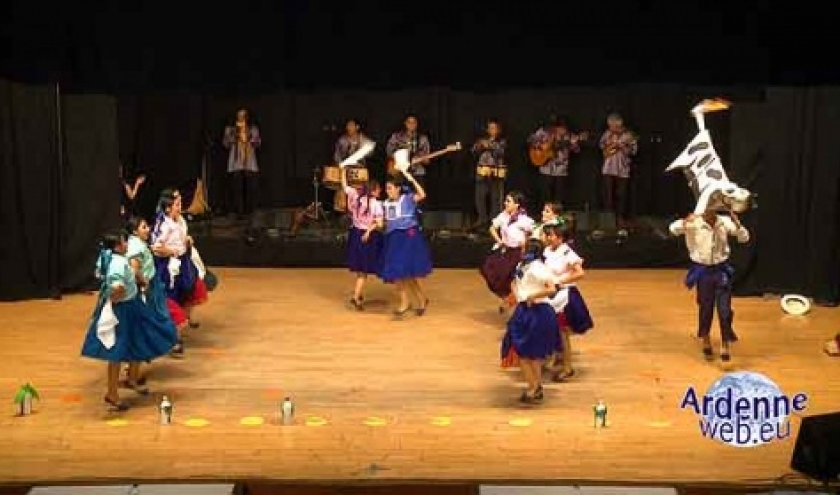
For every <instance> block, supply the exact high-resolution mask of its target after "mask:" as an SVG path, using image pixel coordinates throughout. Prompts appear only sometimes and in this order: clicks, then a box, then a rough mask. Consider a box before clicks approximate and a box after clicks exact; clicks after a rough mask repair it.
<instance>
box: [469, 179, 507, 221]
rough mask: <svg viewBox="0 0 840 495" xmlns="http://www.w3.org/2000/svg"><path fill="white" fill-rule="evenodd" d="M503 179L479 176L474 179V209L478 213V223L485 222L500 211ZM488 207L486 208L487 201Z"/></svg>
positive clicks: (503, 188)
mask: <svg viewBox="0 0 840 495" xmlns="http://www.w3.org/2000/svg"><path fill="white" fill-rule="evenodd" d="M504 194H505V180H504V179H498V178H495V177H480V178H478V179H476V181H475V211H476V213H478V223H479V224H486V223H489V222H490V219H492V218H495V217H496V215H498V214H499V212H501V211H502V201H504ZM488 201H489V202H490V203H489V204H490V207H489V208H488V206H487V205H488V203H487V202H488Z"/></svg>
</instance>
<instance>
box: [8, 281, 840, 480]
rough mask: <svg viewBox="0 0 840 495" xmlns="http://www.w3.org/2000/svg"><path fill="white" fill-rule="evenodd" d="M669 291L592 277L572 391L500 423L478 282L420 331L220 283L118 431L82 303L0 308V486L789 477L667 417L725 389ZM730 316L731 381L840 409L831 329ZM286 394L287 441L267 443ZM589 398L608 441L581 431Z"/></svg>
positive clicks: (456, 294) (442, 300) (382, 311)
mask: <svg viewBox="0 0 840 495" xmlns="http://www.w3.org/2000/svg"><path fill="white" fill-rule="evenodd" d="M683 276H684V273H683V272H682V271H674V270H661V271H657V270H651V271H643V270H628V271H592V272H590V273H589V276H588V278H587V279H586V280H585V281H584V282H583V283H582V284H581V289H582V292H583V294H584V296H585V297H586V299H587V301H588V303H589V305H590V309H591V311H592V314H593V316H594V319H595V321H596V328H595V329H594V330H593V331H592V332H591V333H590V334H588V335H586V336H585V337H583V338H579V339H576V340H575V346H576V347H575V350H576V356H575V359H576V368H577V370H578V377H577V378H576V379H575V380H574V381H573V382H570V383H566V384H550V385H547V386H546V389H547V391H546V402H545V404H544V405H543V406H541V407H538V408H523V407H520V406H519V405H518V404H517V398H518V396H519V393H520V389H521V384H520V383H519V375H518V373H516V372H506V371H502V370H500V368H499V366H498V354H499V341H500V338H501V336H502V333H503V328H504V321H505V320H504V318H503V317H501V316H500V315H499V314H498V313H497V311H496V301H495V300H494V298H493V297H492V296H491V295H490V294H489V293H488V292H487V290H486V288H485V287H484V285H483V282H482V281H481V279H480V277H479V276H478V274H477V272H476V271H475V270H440V271H437V272H435V273H434V274H433V275H432V277H431V278H430V279H429V280H428V282H427V288H428V292H429V294H430V297H431V304H430V306H429V311H428V313H427V315H426V316H423V317H422V318H417V317H409V318H408V319H407V320H405V321H392V319H391V317H390V316H389V312H388V310H389V308H388V307H387V306H386V304H387V301H389V299H390V296H391V291H390V288H389V287H387V286H384V285H382V284H380V283H379V282H373V283H372V284H371V286H370V289H369V294H368V299H370V300H372V302H371V303H370V306H369V308H368V310H367V311H366V312H364V313H356V312H351V311H349V310H348V309H346V307H345V301H346V300H347V299H348V291H349V287H350V284H351V278H350V275H349V274H348V273H347V272H345V271H344V270H327V269H324V270H315V269H313V270H290V269H221V270H219V278H220V281H221V283H220V285H219V288H218V289H217V290H216V291H215V292H214V293H212V295H211V301H210V302H209V303H208V304H207V305H205V306H204V307H202V308H201V310H200V312H199V313H198V314H199V315H200V317H201V321H202V326H201V328H200V329H198V330H194V331H192V332H191V335H190V337H189V340H188V342H187V345H188V347H187V358H186V359H184V360H181V361H177V360H172V359H169V358H163V359H161V360H159V361H157V362H155V363H153V365H152V366H151V367H150V368H149V379H150V386H151V387H152V392H153V394H152V395H151V396H149V397H146V398H138V397H136V396H134V395H133V394H132V393H131V392H129V391H123V394H124V396H125V397H126V398H129V399H130V400H131V401H132V403H133V405H134V407H133V408H132V409H131V410H130V411H128V412H127V413H125V414H123V415H115V414H111V413H108V412H107V411H106V410H105V408H104V407H103V403H102V397H103V395H104V387H105V367H104V365H103V364H102V363H98V362H92V361H89V360H85V359H82V358H81V357H79V348H80V345H81V341H82V336H83V334H84V331H85V328H86V325H87V320H88V317H89V315H90V311H91V308H92V306H93V304H94V297H93V296H92V295H73V296H68V297H66V298H64V299H63V300H61V301H30V302H25V303H13V304H0V395H2V394H5V396H6V397H7V399H8V401H7V404H8V406H7V407H8V409H7V411H8V412H7V413H6V414H0V482H5V483H14V482H20V483H33V482H34V483H36V484H59V483H82V482H90V481H94V480H95V481H98V482H120V481H125V480H132V481H134V480H137V481H142V482H147V481H148V482H153V481H157V482H159V481H164V482H165V481H176V480H181V481H184V480H206V481H231V480H277V481H296V480H320V481H323V482H351V483H355V482H377V481H380V482H381V481H391V482H393V481H400V482H409V481H420V480H423V481H426V480H441V481H444V480H446V481H453V482H454V481H467V482H489V483H493V482H502V481H505V482H528V481H533V482H539V483H541V484H561V483H562V484H566V483H569V484H571V483H577V484H589V483H598V484H602V483H609V484H612V485H617V484H622V483H634V484H646V485H675V484H682V483H689V484H704V483H712V484H741V483H749V484H763V483H769V482H770V481H771V480H773V479H776V478H778V477H780V476H783V475H785V474H787V473H790V469H789V468H788V464H789V459H790V455H791V451H792V449H793V445H794V439H795V435H796V432H797V430H798V427H799V421H798V420H794V421H793V428H792V436H791V438H790V439H788V440H785V441H780V442H776V443H774V444H770V445H767V446H762V447H758V448H733V447H729V446H726V445H721V444H718V443H716V442H714V441H711V440H708V439H705V438H703V437H701V435H700V433H699V429H698V420H697V417H696V416H695V415H694V414H693V413H690V412H687V411H682V410H679V409H678V405H679V402H680V400H681V399H682V397H683V394H684V393H685V391H686V388H687V387H688V386H689V385H695V386H697V387H698V390H699V391H701V392H702V391H705V390H706V387H707V386H709V385H710V384H711V383H712V382H714V381H715V380H716V379H717V378H719V377H720V376H721V374H722V373H723V370H722V368H721V367H720V366H719V364H710V363H706V362H705V361H704V360H703V359H702V356H701V355H700V352H699V346H698V344H697V342H696V340H695V339H693V337H692V335H693V333H694V331H695V319H696V316H695V315H696V313H695V306H694V303H693V298H692V294H691V293H689V292H688V291H687V290H686V289H685V287H684V286H683V285H682V279H683ZM734 307H735V311H736V330H737V331H738V333H739V335H740V337H741V342H740V343H738V344H737V346H736V347H735V348H734V356H735V357H734V360H733V362H732V364H731V366H730V368H731V369H741V370H750V371H757V372H761V373H764V374H766V375H767V376H769V377H770V378H771V379H773V380H774V381H776V383H777V384H779V386H780V387H781V388H782V389H783V390H784V391H785V392H787V393H789V394H791V395H792V394H794V393H797V392H799V391H804V392H806V393H808V394H809V395H810V398H811V401H810V407H809V409H808V410H807V411H806V413H808V414H817V413H824V412H831V411H833V410H836V409H840V388H838V382H837V380H836V379H834V378H833V377H836V376H837V372H838V370H839V369H840V360H838V359H834V358H829V357H827V356H826V355H824V354H823V352H822V345H823V342H824V341H825V340H827V339H828V338H829V337H830V336H831V335H833V334H834V333H835V332H836V331H837V329H838V323H840V312H838V311H837V310H832V309H825V308H816V309H815V310H814V311H813V312H812V313H811V314H810V315H809V316H807V317H804V318H791V317H785V316H784V315H783V314H782V313H781V311H780V309H779V305H778V301H776V300H772V301H766V300H762V299H737V300H736V301H735V304H734ZM715 332H716V333H717V330H715ZM26 381H31V382H32V383H33V384H34V385H35V386H36V388H38V389H39V392H40V393H41V395H42V401H41V402H40V403H37V404H36V413H35V414H34V415H32V416H29V417H23V418H16V417H13V406H12V404H11V399H12V396H13V394H14V392H15V390H16V388H17V387H18V386H19V385H21V384H22V383H24V382H26ZM161 394H166V395H169V396H171V397H173V399H174V403H175V424H174V425H172V426H169V427H161V426H158V425H157V403H158V400H159V397H160V395H161ZM286 395H290V396H292V397H294V399H295V401H296V403H297V407H298V417H297V420H298V422H299V424H298V425H296V426H292V427H282V426H277V425H276V424H275V423H274V421H275V416H276V410H277V409H278V404H279V402H280V400H281V399H282V398H283V397H284V396H286ZM600 398H602V399H604V400H605V401H606V402H607V404H608V405H609V408H610V420H611V424H610V427H609V428H606V429H597V430H596V429H594V428H593V427H592V405H593V403H594V402H595V401H596V400H597V399H600ZM247 417H257V418H263V419H264V424H261V425H260V424H256V425H247V424H243V418H247ZM251 421H252V422H258V421H253V420H251ZM322 422H325V423H326V424H321V425H320V426H319V425H318V424H319V423H322ZM245 423H248V421H245Z"/></svg>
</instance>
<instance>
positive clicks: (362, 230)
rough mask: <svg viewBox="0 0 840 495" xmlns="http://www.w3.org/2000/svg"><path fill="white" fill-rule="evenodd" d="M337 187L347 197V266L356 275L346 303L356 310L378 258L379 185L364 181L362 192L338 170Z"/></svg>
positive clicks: (380, 236) (379, 244) (344, 172)
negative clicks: (341, 189) (348, 226)
mask: <svg viewBox="0 0 840 495" xmlns="http://www.w3.org/2000/svg"><path fill="white" fill-rule="evenodd" d="M341 187H342V188H344V192H345V193H346V194H347V209H348V210H349V212H350V217H351V220H352V225H351V226H350V234H349V236H348V238H347V266H349V267H350V271H352V272H353V273H355V274H356V285H355V287H354V289H353V297H352V298H351V299H350V304H351V305H352V306H353V307H354V308H356V309H357V310H358V311H362V310H363V309H364V300H365V299H364V290H365V282H367V277H368V275H370V274H376V272H377V268H378V267H379V258H380V256H381V255H382V234H381V233H380V232H379V228H378V227H377V225H379V224H380V223H381V220H382V203H381V202H380V201H379V193H380V188H379V183H378V182H376V181H370V182H368V184H367V186H365V188H364V189H362V192H361V193H360V192H359V191H357V190H356V188H354V187H350V185H348V183H347V168H346V167H345V168H343V169H342V170H341Z"/></svg>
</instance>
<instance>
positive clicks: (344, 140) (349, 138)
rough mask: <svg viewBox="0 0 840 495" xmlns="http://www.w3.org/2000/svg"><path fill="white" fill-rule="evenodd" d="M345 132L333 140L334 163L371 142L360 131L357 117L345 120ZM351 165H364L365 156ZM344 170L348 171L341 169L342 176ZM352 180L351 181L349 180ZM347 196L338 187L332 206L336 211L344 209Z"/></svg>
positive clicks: (365, 178) (365, 179)
mask: <svg viewBox="0 0 840 495" xmlns="http://www.w3.org/2000/svg"><path fill="white" fill-rule="evenodd" d="M344 129H345V133H344V134H343V135H342V136H341V137H340V138H338V141H336V142H335V152H334V153H333V160H334V161H335V163H336V165H338V164H340V163H341V162H343V161H344V160H346V159H347V158H348V157H350V156H351V155H352V154H353V153H355V152H357V151H359V149H360V148H361V147H362V145H364V144H366V143H371V142H372V141H371V139H370V138H368V137H367V136H365V134H364V133H363V132H362V131H361V129H362V125H361V122H359V120H358V119H355V118H351V119H348V120H347V123H346V124H345V125H344ZM350 166H351V167H356V168H359V167H365V158H362V159H361V160H359V162H358V163H355V164H352V165H350ZM346 172H349V171H342V176H344V175H345V173H346ZM363 179H364V182H367V176H365V177H364V178H363ZM351 182H352V181H351ZM346 200H347V196H346V195H345V194H344V190H343V188H342V189H338V191H337V192H336V196H335V201H334V203H335V204H333V208H334V209H335V210H337V211H344V209H345V207H346V202H347V201H346Z"/></svg>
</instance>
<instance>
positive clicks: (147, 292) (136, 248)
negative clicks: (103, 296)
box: [126, 217, 189, 388]
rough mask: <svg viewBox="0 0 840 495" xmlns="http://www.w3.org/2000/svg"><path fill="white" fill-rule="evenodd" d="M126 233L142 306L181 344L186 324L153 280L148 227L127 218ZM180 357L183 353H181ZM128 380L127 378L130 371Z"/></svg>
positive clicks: (159, 283) (179, 310) (137, 219)
mask: <svg viewBox="0 0 840 495" xmlns="http://www.w3.org/2000/svg"><path fill="white" fill-rule="evenodd" d="M127 230H128V232H129V233H130V236H129V238H128V252H127V253H126V258H128V261H129V263H130V264H131V268H133V269H134V273H135V274H136V276H137V285H138V286H139V287H140V291H141V292H142V294H143V296H144V298H143V302H145V303H146V306H148V307H149V308H151V309H152V310H153V311H154V312H155V313H157V314H158V315H159V316H161V317H162V318H169V319H171V320H172V322H173V323H174V325H175V328H176V330H177V334H178V342H181V341H182V339H183V335H184V332H185V331H186V329H187V326H188V324H189V320H188V318H187V313H186V311H184V310H183V309H182V308H181V307H180V306H179V305H178V304H177V303H175V302H174V301H172V300H171V299H168V298H167V297H166V291H165V290H164V287H163V282H162V281H161V278H160V277H158V276H157V270H156V269H155V258H154V255H153V254H152V251H151V249H150V248H149V244H148V242H149V236H150V235H151V232H150V229H149V225H148V224H147V223H146V220H144V219H142V218H140V217H131V218H130V219H129V220H128V224H127ZM173 351H174V353H175V355H179V353H178V352H177V349H173ZM181 353H183V350H182V351H181ZM129 376H131V369H130V368H129ZM141 384H142V383H141ZM129 385H130V381H129ZM129 388H131V387H129Z"/></svg>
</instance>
